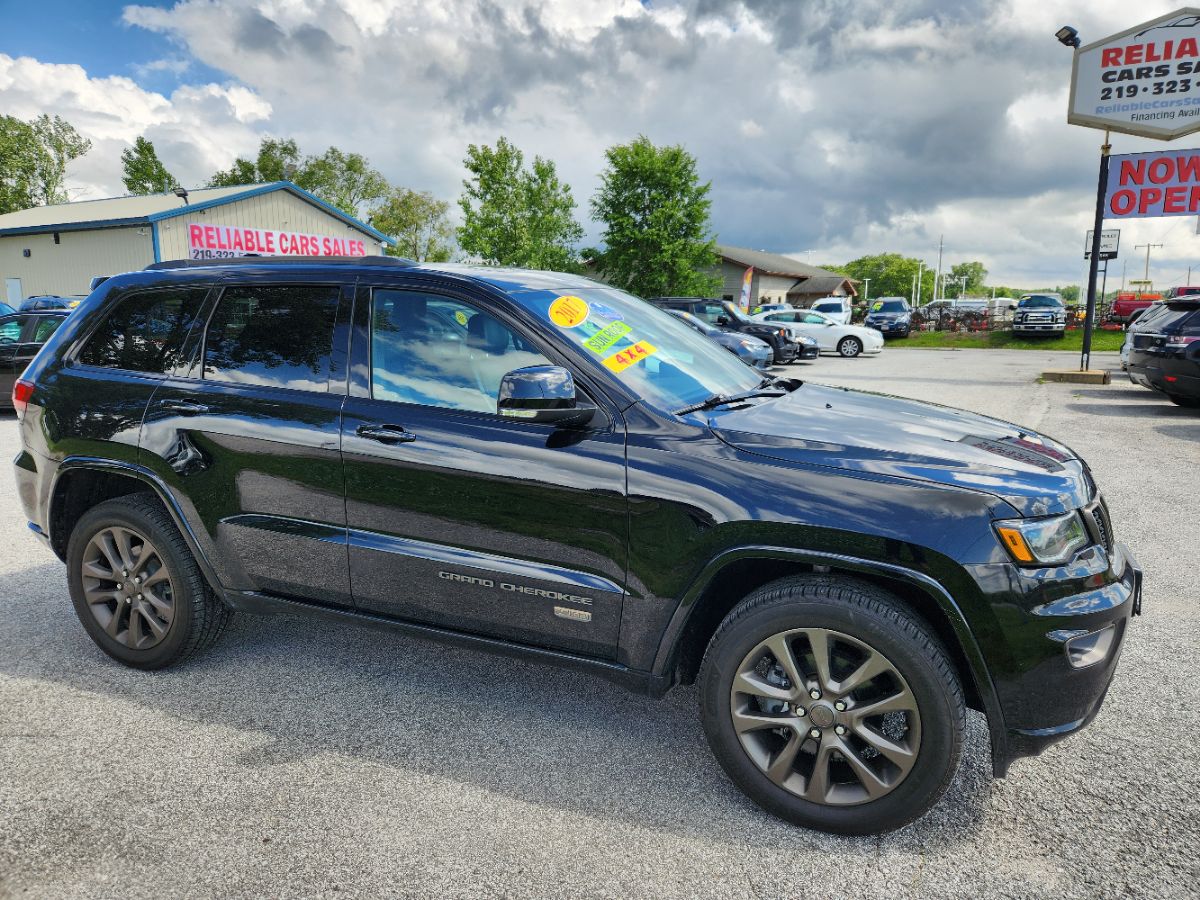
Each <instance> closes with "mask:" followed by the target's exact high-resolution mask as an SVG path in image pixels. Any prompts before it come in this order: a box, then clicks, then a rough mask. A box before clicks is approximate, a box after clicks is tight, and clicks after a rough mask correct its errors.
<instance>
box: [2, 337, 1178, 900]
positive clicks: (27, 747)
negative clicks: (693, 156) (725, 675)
mask: <svg viewBox="0 0 1200 900" xmlns="http://www.w3.org/2000/svg"><path fill="white" fill-rule="evenodd" d="M1075 361H1076V357H1073V356H1071V355H1070V354H1062V353H1050V352H1021V351H986V350H974V351H937V350H901V349H896V348H891V347H889V348H888V349H887V350H885V351H884V353H883V354H882V355H881V356H880V357H879V358H875V359H858V360H842V359H828V358H826V359H821V360H820V361H818V362H816V363H814V364H812V365H809V366H797V367H789V369H788V371H789V372H796V373H800V374H802V375H803V377H807V378H810V379H811V380H813V381H820V382H825V383H829V384H837V385H845V386H848V387H854V388H861V389H865V390H873V391H881V392H886V393H894V394H899V395H903V396H907V397H914V398H918V399H925V400H932V401H936V402H939V403H944V404H948V405H952V406H960V407H964V408H968V409H973V410H977V411H980V412H983V413H987V414H991V415H996V416H999V417H1001V418H1006V419H1009V420H1012V421H1015V422H1018V423H1021V424H1023V425H1027V426H1029V427H1032V428H1036V429H1039V430H1041V431H1044V432H1046V433H1047V434H1049V435H1051V436H1053V437H1056V438H1058V439H1060V440H1062V441H1064V442H1065V443H1067V444H1068V445H1070V446H1072V447H1073V448H1075V449H1076V450H1077V451H1079V452H1080V453H1081V454H1082V455H1083V456H1084V457H1085V458H1086V459H1087V460H1088V461H1089V463H1090V464H1091V465H1092V468H1093V470H1094V472H1095V474H1096V478H1097V481H1098V482H1099V484H1100V486H1101V489H1102V490H1103V491H1104V492H1105V495H1106V497H1107V499H1108V503H1109V507H1110V509H1111V512H1112V518H1113V522H1114V526H1115V528H1116V530H1117V532H1118V535H1119V536H1120V537H1121V538H1122V539H1124V540H1125V541H1127V542H1128V543H1129V545H1130V546H1131V547H1132V549H1133V551H1134V553H1135V554H1136V555H1137V556H1138V557H1139V558H1140V560H1141V562H1142V564H1143V565H1144V567H1145V570H1146V587H1145V615H1143V616H1142V618H1140V619H1138V620H1135V621H1134V622H1133V625H1132V627H1131V629H1130V630H1129V636H1128V640H1127V643H1126V647H1125V651H1124V655H1123V656H1122V659H1121V663H1120V667H1119V669H1118V671H1117V676H1116V680H1115V682H1114V684H1113V687H1112V690H1111V691H1110V693H1109V696H1108V701H1107V703H1106V705H1105V707H1104V709H1103V711H1102V712H1101V714H1100V715H1099V717H1098V718H1097V719H1096V721H1095V723H1094V724H1093V725H1092V726H1091V727H1090V728H1089V729H1087V730H1086V731H1084V732H1083V733H1081V734H1079V735H1077V736H1075V737H1073V738H1071V739H1069V740H1067V741H1065V742H1062V743H1060V744H1058V745H1056V746H1054V747H1052V748H1050V749H1049V750H1047V751H1046V753H1045V754H1043V755H1042V756H1041V757H1039V758H1035V759H1028V760H1021V761H1018V762H1017V763H1015V764H1014V765H1013V766H1012V768H1011V770H1010V773H1009V776H1008V777H1007V778H1006V779H1004V780H1000V781H995V780H993V779H992V778H991V775H990V766H989V765H988V763H987V736H986V731H985V729H984V727H983V723H982V720H981V719H980V718H979V717H978V716H975V717H974V718H973V719H972V721H971V723H970V733H969V735H968V741H967V747H966V756H965V759H964V763H963V766H962V768H961V771H960V773H959V775H958V778H957V780H956V781H955V783H954V785H953V788H952V789H951V791H950V792H949V794H948V795H947V796H946V797H945V798H944V799H943V801H942V802H941V804H940V805H939V806H938V807H937V808H935V809H934V810H933V811H932V812H931V813H930V814H929V815H928V816H926V817H925V818H924V819H922V820H921V821H919V822H917V823H915V824H913V825H910V826H908V827H907V828H905V829H903V830H901V831H899V832H896V833H893V834H890V835H886V836H883V837H878V838H843V837H832V836H829V835H823V834H818V833H814V832H810V831H805V830H802V829H798V828H795V827H792V826H789V825H786V824H784V823H782V822H780V821H777V820H775V819H773V818H772V817H770V816H769V815H767V814H766V813H763V812H761V811H759V810H758V809H757V808H756V807H755V806H753V805H752V804H751V803H750V802H749V801H747V800H746V799H744V798H743V797H742V795H741V794H740V793H739V792H738V791H737V790H736V789H735V788H734V787H733V786H732V785H731V784H730V783H729V782H728V781H727V780H726V778H725V777H724V775H723V774H722V772H721V770H720V769H719V767H718V765H717V764H716V762H715V761H714V760H713V759H712V757H711V756H710V754H709V752H708V749H707V746H706V744H705V741H704V737H703V734H702V732H701V728H700V724H699V721H698V716H697V710H696V705H697V704H696V694H695V691H694V690H693V689H691V688H680V689H676V690H675V691H674V692H672V693H671V694H669V695H668V696H667V698H666V699H664V700H650V699H646V698H642V697H637V696H633V695H631V694H628V693H626V692H624V691H622V690H621V689H620V688H618V687H616V686H614V685H610V684H607V683H605V682H603V681H599V680H596V679H594V678H592V677H589V676H586V675H583V674H579V673H574V672H568V671H562V670H558V669H554V668H548V667H544V666H541V665H534V664H528V663H522V662H516V661H512V660H508V659H504V658H500V657H493V656H489V655H485V654H481V653H476V652H470V651H466V650H461V649H447V648H445V647H442V646H439V645H436V644H432V643H427V642H424V641H419V640H414V639H411V638H408V637H402V636H398V635H392V634H387V633H381V632H375V631H369V630H359V629H354V628H349V627H337V626H333V625H330V624H328V623H324V622H316V621H307V620H301V619H293V618H272V619H267V618H255V617H251V616H239V617H237V618H236V619H235V621H234V624H233V625H232V626H231V628H230V630H229V631H228V632H227V633H226V635H225V637H224V638H223V640H222V641H221V642H220V643H219V644H218V645H217V647H216V648H215V649H214V650H213V651H211V652H209V653H208V654H207V655H205V656H203V657H202V658H200V659H197V660H195V661H192V662H190V663H188V664H186V665H185V666H183V667H181V668H178V669H174V670H168V671H165V672H159V673H143V672H137V671H133V670H130V669H125V668H123V667H121V666H119V665H118V664H116V663H114V662H112V661H111V660H109V658H108V657H106V656H104V655H103V654H101V653H100V652H99V650H97V649H96V647H95V646H94V645H93V644H92V642H91V641H90V640H89V639H88V638H87V637H86V636H85V634H84V632H83V630H82V628H81V627H80V625H79V623H78V621H77V620H76V618H75V614H74V612H73V610H72V608H71V604H70V601H69V599H68V597H67V590H66V578H65V574H64V569H63V566H62V565H61V564H60V563H59V562H58V560H57V559H55V558H54V556H53V555H52V554H51V553H50V552H49V551H48V550H46V549H45V548H43V547H42V546H41V545H40V544H39V543H37V542H36V541H35V540H34V538H33V537H32V536H31V535H29V534H28V532H27V531H26V528H25V523H24V519H23V517H22V514H21V511H20V509H19V505H18V502H17V499H16V496H15V489H14V486H13V480H12V478H11V475H10V474H9V473H8V472H0V585H3V587H0V610H2V616H0V622H2V625H0V897H9V896H12V897H54V898H69V897H122V898H136V897H155V898H160V897H175V896H187V897H249V896H270V897H315V896H330V895H337V896H411V897H459V896H461V897H492V896H495V897H525V896H540V897H564V896H573V897H614V898H631V897H654V898H660V897H662V898H665V897H686V898H698V897H770V898H775V897H813V898H815V897H862V896H878V897H882V896H887V897H907V896H956V897H1014V898H1016V897H1020V898H1026V897H1054V898H1061V897H1095V896H1117V895H1122V896H1145V897H1183V896H1189V895H1190V896H1195V895H1196V891H1197V883H1198V881H1200V861H1198V856H1200V854H1198V852H1197V847H1200V807H1198V804H1197V794H1198V793H1200V712H1198V711H1200V650H1198V647H1200V642H1198V641H1197V639H1196V635H1197V633H1198V631H1200V602H1198V599H1197V597H1198V592H1197V589H1196V585H1195V579H1194V577H1193V572H1194V570H1195V568H1196V566H1197V563H1198V562H1200V555H1198V554H1197V551H1196V546H1197V534H1198V533H1200V527H1198V526H1200V515H1198V513H1197V496H1198V495H1200V414H1197V413H1196V412H1194V411H1187V410H1183V409H1180V408H1178V407H1175V406H1173V405H1172V404H1170V403H1169V402H1167V401H1166V400H1161V399H1158V398H1157V397H1156V396H1155V395H1153V394H1151V393H1150V392H1149V391H1147V390H1145V389H1143V388H1139V387H1134V386H1132V385H1130V384H1128V383H1127V382H1126V381H1124V380H1123V379H1122V378H1121V377H1120V373H1119V371H1118V372H1117V376H1118V377H1117V378H1116V379H1115V380H1114V383H1113V384H1111V385H1108V386H1090V385H1087V386H1084V385H1070V384H1039V383H1038V381H1037V376H1038V373H1039V372H1040V371H1041V370H1042V369H1043V368H1048V367H1063V366H1070V365H1072V364H1073V363H1074V362H1075ZM1094 362H1098V363H1099V364H1101V365H1103V366H1107V367H1110V368H1113V369H1116V368H1117V360H1116V355H1115V354H1100V355H1098V356H1097V357H1096V358H1094ZM16 452H17V428H16V422H15V420H14V419H13V417H12V414H11V413H0V460H4V461H5V463H4V465H7V461H8V460H11V459H12V458H13V456H14V455H15V453H16Z"/></svg>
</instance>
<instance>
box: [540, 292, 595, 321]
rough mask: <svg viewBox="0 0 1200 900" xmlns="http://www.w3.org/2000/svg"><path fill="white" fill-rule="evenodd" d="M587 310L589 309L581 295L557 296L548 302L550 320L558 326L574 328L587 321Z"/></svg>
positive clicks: (589, 310)
mask: <svg viewBox="0 0 1200 900" xmlns="http://www.w3.org/2000/svg"><path fill="white" fill-rule="evenodd" d="M589 312H591V309H590V307H589V306H588V304H587V301H586V300H584V299H583V298H582V297H573V296H570V295H568V296H566V297H559V298H558V299H557V300H555V301H554V302H553V303H551V304H550V321H551V322H553V323H554V324H555V325H558V326H559V327H560V328H575V327H576V326H578V325H582V324H583V323H584V322H586V321H587V317H588V313H589Z"/></svg>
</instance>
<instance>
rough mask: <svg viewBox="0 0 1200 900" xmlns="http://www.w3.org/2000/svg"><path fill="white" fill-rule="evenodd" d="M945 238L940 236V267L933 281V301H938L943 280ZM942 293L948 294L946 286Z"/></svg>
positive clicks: (943, 286) (942, 235) (943, 287)
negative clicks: (943, 246)
mask: <svg viewBox="0 0 1200 900" xmlns="http://www.w3.org/2000/svg"><path fill="white" fill-rule="evenodd" d="M945 237H946V236H945V235H944V234H939V235H938V267H937V275H936V276H934V279H933V299H934V300H937V299H938V283H939V282H940V281H941V280H942V245H943V244H944V243H945ZM942 293H943V294H945V293H946V287H945V285H942Z"/></svg>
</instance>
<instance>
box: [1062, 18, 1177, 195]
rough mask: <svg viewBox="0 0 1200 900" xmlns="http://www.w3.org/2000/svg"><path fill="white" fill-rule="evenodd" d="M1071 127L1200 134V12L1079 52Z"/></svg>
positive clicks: (1073, 80) (1132, 30)
mask: <svg viewBox="0 0 1200 900" xmlns="http://www.w3.org/2000/svg"><path fill="white" fill-rule="evenodd" d="M1067 122H1069V123H1070V124H1072V125H1085V126H1088V127H1091V128H1104V129H1107V130H1109V131H1119V132H1122V133H1124V134H1136V135H1141V136H1142V137H1151V138H1159V139H1161V140H1171V139H1172V138H1177V137H1180V136H1181V135H1185V134H1188V133H1190V132H1193V131H1197V130H1200V9H1195V8H1191V7H1188V8H1185V9H1180V10H1177V11H1176V12H1173V13H1171V14H1170V15H1167V16H1161V17H1159V18H1157V19H1152V20H1151V21H1149V22H1144V23H1142V24H1141V25H1137V26H1135V27H1133V28H1130V29H1129V30H1128V31H1123V32H1121V33H1120V34H1114V35H1113V36H1112V37H1107V38H1104V40H1101V41H1097V42H1096V43H1094V44H1088V45H1087V46H1086V47H1081V48H1079V50H1077V51H1076V52H1075V62H1074V71H1073V72H1072V74H1071V102H1070V109H1069V112H1068V114H1067ZM1193 212H1194V211H1193Z"/></svg>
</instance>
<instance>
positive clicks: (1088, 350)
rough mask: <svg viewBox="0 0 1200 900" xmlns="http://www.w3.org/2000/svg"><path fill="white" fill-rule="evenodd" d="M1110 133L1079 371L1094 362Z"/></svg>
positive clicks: (1102, 169) (1102, 156)
mask: <svg viewBox="0 0 1200 900" xmlns="http://www.w3.org/2000/svg"><path fill="white" fill-rule="evenodd" d="M1108 138H1109V134H1108V132H1107V131H1105V132H1104V143H1103V144H1102V145H1101V146H1100V180H1099V182H1098V183H1097V184H1096V222H1095V224H1094V225H1093V226H1092V229H1093V230H1092V258H1091V259H1090V260H1089V261H1088V290H1087V314H1086V315H1085V317H1084V320H1083V354H1082V356H1081V357H1080V359H1079V371H1081V372H1086V371H1087V370H1088V369H1089V368H1090V367H1091V362H1092V327H1093V326H1094V325H1095V324H1096V274H1097V271H1096V270H1097V269H1099V268H1100V232H1101V230H1102V229H1103V228H1104V199H1105V194H1106V193H1107V191H1108V154H1109V151H1110V150H1112V144H1110V143H1109V142H1108Z"/></svg>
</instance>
